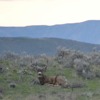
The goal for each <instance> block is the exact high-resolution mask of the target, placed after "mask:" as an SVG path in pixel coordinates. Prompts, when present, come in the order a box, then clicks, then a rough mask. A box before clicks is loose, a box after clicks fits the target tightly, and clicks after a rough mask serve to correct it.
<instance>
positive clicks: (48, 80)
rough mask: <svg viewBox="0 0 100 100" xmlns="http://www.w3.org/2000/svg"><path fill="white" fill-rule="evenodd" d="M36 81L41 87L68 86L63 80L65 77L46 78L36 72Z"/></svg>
mask: <svg viewBox="0 0 100 100" xmlns="http://www.w3.org/2000/svg"><path fill="white" fill-rule="evenodd" d="M38 79H39V81H40V84H41V85H44V84H46V83H47V84H52V85H59V86H64V85H66V86H67V85H68V83H67V80H66V79H65V77H63V76H60V75H56V76H50V77H48V76H46V75H44V74H43V73H42V72H38Z"/></svg>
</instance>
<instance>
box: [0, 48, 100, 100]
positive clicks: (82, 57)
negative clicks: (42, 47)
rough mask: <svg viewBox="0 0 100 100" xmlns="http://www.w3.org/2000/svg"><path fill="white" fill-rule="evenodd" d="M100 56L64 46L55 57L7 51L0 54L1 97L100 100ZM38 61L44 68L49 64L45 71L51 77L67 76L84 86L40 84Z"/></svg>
mask: <svg viewBox="0 0 100 100" xmlns="http://www.w3.org/2000/svg"><path fill="white" fill-rule="evenodd" d="M94 58H95V59H94ZM99 58H100V52H92V53H89V54H84V53H81V52H78V51H77V52H76V51H72V50H69V49H61V50H60V51H59V52H57V55H54V56H53V57H50V56H46V55H41V56H38V57H37V56H36V57H35V56H32V55H31V56H30V55H23V56H22V55H16V54H13V53H7V54H4V55H3V56H1V57H0V99H1V100H100V69H99V68H100V61H99ZM36 63H37V64H38V66H39V67H41V68H43V65H44V64H45V65H47V70H46V71H45V72H44V73H45V74H46V75H47V76H52V75H63V76H65V78H66V79H67V80H68V83H69V84H71V85H74V84H83V87H81V88H73V89H72V88H71V87H69V88H66V87H60V86H52V85H47V84H45V85H40V84H39V82H38V75H37V72H36V71H35V67H37V66H35V65H34V64H36ZM32 65H34V66H35V67H34V66H32ZM84 72H85V73H84Z"/></svg>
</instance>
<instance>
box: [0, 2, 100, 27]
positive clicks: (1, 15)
mask: <svg viewBox="0 0 100 100" xmlns="http://www.w3.org/2000/svg"><path fill="white" fill-rule="evenodd" d="M92 19H93V20H95V19H97V20H99V19H100V0H0V26H27V25H54V24H64V23H74V22H82V21H85V20H92Z"/></svg>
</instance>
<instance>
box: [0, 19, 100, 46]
mask: <svg viewBox="0 0 100 100" xmlns="http://www.w3.org/2000/svg"><path fill="white" fill-rule="evenodd" d="M0 37H30V38H44V37H48V38H50V37H51V38H52V37H53V38H62V39H71V40H76V41H81V42H87V43H93V44H100V20H89V21H85V22H80V23H71V24H61V25H53V26H45V25H37V26H35V25H34V26H26V27H0Z"/></svg>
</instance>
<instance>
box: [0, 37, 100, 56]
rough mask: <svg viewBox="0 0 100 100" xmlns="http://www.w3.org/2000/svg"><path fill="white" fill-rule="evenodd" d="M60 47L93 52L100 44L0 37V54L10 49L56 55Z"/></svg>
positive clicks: (54, 39) (55, 39)
mask: <svg viewBox="0 0 100 100" xmlns="http://www.w3.org/2000/svg"><path fill="white" fill-rule="evenodd" d="M58 47H66V48H68V49H73V50H80V51H82V52H91V51H92V50H93V48H94V47H96V49H97V50H100V45H96V44H90V43H83V42H78V41H73V40H66V39H59V38H35V39H33V38H8V37H3V38H2V37H1V38H0V54H2V53H4V52H8V51H10V52H15V53H23V52H26V53H27V54H32V55H39V54H43V53H45V54H47V55H54V54H56V52H57V48H58Z"/></svg>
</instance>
